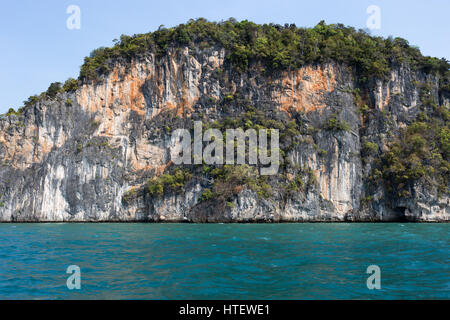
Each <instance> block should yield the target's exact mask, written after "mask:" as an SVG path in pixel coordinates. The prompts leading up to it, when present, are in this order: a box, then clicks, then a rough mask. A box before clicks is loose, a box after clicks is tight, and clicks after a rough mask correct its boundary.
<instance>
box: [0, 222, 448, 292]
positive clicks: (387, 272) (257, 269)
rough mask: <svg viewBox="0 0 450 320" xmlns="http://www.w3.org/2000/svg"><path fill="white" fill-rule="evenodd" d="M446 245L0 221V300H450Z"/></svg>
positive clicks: (407, 232) (376, 235)
mask: <svg viewBox="0 0 450 320" xmlns="http://www.w3.org/2000/svg"><path fill="white" fill-rule="evenodd" d="M449 240H450V239H449V225H448V224H0V299H393V298H396V299H434V298H441V299H449V298H450V272H449ZM372 264H375V265H378V266H379V267H380V268H381V290H369V289H368V288H367V286H366V279H367V277H368V276H369V275H368V274H366V268H367V267H368V266H369V265H372ZM69 265H78V266H79V267H80V268H81V285H82V287H81V290H73V291H70V290H68V289H67V286H66V279H67V277H68V276H69V275H68V274H66V269H67V267H68V266H69Z"/></svg>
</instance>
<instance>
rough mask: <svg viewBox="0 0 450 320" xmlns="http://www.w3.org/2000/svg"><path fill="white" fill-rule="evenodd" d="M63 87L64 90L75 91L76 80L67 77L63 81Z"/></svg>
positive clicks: (76, 87)
mask: <svg viewBox="0 0 450 320" xmlns="http://www.w3.org/2000/svg"><path fill="white" fill-rule="evenodd" d="M63 89H64V91H65V92H74V91H76V90H77V89H78V81H77V80H75V79H73V78H69V79H67V80H66V82H64V85H63Z"/></svg>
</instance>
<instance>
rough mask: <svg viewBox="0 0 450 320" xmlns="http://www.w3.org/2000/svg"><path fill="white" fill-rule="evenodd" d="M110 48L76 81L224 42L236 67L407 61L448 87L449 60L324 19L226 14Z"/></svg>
mask: <svg viewBox="0 0 450 320" xmlns="http://www.w3.org/2000/svg"><path fill="white" fill-rule="evenodd" d="M115 43H116V44H115V45H114V46H113V47H112V48H105V47H102V48H99V49H96V50H94V51H93V52H92V53H91V55H90V56H89V57H86V58H85V62H84V64H83V66H82V67H81V72H80V79H81V80H84V81H86V80H96V79H97V78H98V77H99V75H101V74H104V73H107V72H108V71H109V70H110V66H111V63H112V62H113V61H114V60H117V59H128V60H130V59H131V58H134V57H137V56H139V55H142V54H145V53H146V52H148V51H151V52H155V53H156V55H157V56H158V57H161V56H163V55H165V54H166V52H167V49H168V48H170V47H180V46H189V47H191V48H207V47H211V46H215V45H220V46H223V47H224V48H225V49H226V52H227V61H229V62H230V63H231V64H232V65H233V66H234V67H235V69H236V70H237V71H239V72H246V71H247V70H249V68H251V67H252V66H253V65H257V64H260V65H262V67H263V69H264V70H266V71H274V70H285V69H288V68H299V67H301V66H303V65H305V64H310V63H323V62H327V61H335V62H339V63H344V64H346V65H348V66H350V67H353V68H354V70H355V71H356V74H357V75H358V78H359V81H360V82H361V83H365V82H367V81H368V80H370V79H371V78H373V77H376V78H383V77H385V76H386V75H387V73H388V71H389V70H390V68H391V67H392V66H393V65H396V64H402V63H407V64H408V65H409V66H411V67H412V68H413V69H416V70H423V71H424V72H426V73H435V74H439V75H440V77H441V89H442V90H447V91H448V90H449V87H450V81H449V77H450V76H449V71H448V69H449V62H448V61H447V60H445V59H437V58H432V57H424V56H422V54H421V53H420V50H419V49H418V48H416V47H414V46H410V45H409V44H408V41H406V40H405V39H402V38H392V37H389V38H386V39H384V38H382V37H374V36H370V35H369V34H367V33H366V32H364V31H362V30H358V31H357V30H355V29H354V28H352V27H346V26H344V25H342V24H331V25H327V24H325V23H324V22H323V21H321V22H320V23H319V24H317V25H316V26H315V27H314V28H299V27H296V26H295V25H294V24H285V25H284V26H281V25H276V24H264V25H258V24H255V23H253V22H250V21H247V20H244V21H241V22H238V21H236V20H234V19H229V20H226V21H223V22H220V23H217V22H209V21H207V20H205V19H202V18H200V19H197V20H190V21H189V22H188V23H186V24H180V25H178V26H176V27H173V28H164V27H163V26H161V27H160V28H159V29H158V30H157V31H155V32H152V33H146V34H137V35H134V36H125V35H122V36H121V37H120V40H116V41H115Z"/></svg>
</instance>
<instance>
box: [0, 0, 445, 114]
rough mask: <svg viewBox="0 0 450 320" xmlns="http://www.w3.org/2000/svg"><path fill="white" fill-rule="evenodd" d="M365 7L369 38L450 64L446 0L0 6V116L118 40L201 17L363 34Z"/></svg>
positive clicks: (56, 0)
mask: <svg viewBox="0 0 450 320" xmlns="http://www.w3.org/2000/svg"><path fill="white" fill-rule="evenodd" d="M71 5H76V6H78V7H79V9H80V28H79V29H69V28H68V27H67V20H68V19H69V18H70V17H71V15H72V12H71V13H67V8H68V7H69V6H71ZM371 5H375V6H378V8H379V9H380V16H379V17H380V19H379V21H380V25H379V27H380V28H379V29H373V30H371V33H372V34H373V35H381V36H384V37H387V36H390V35H392V36H394V37H396V36H399V37H402V38H405V39H407V40H408V41H409V43H410V44H411V45H415V46H418V47H419V48H420V49H421V51H422V53H423V54H425V55H431V56H436V57H439V58H441V57H444V58H446V59H447V60H450V41H449V40H450V26H449V25H450V24H449V22H448V13H449V12H450V1H448V0H427V1H421V0H420V1H412V0H409V1H406V0H395V1H392V0H306V1H303V0H247V1H246V0H220V1H214V0H209V1H205V0H189V1H180V0H178V1H175V0H159V1H153V0H146V1H145V0H127V1H121V0H114V1H112V0H68V1H66V0H40V1H35V0H14V1H12V0H2V1H1V4H0V30H1V31H0V46H1V47H0V113H4V112H6V111H7V110H8V109H9V108H11V107H13V108H15V109H17V108H18V107H20V106H22V104H23V101H24V100H26V99H27V98H28V97H29V96H30V95H33V94H39V93H41V92H42V91H45V90H46V89H47V88H48V86H49V84H50V83H52V82H55V81H59V82H64V81H65V80H66V79H67V78H69V77H73V78H77V77H78V74H79V68H80V66H81V64H82V63H83V59H84V57H85V56H87V55H89V53H90V52H91V51H92V50H93V49H95V48H98V47H101V46H111V45H112V44H113V43H112V40H113V39H117V38H119V37H120V35H121V34H128V35H132V34H136V33H145V32H150V31H154V30H156V29H157V28H158V27H159V26H160V25H164V26H166V27H172V26H176V25H178V24H180V23H184V22H187V21H188V20H189V19H191V18H199V17H203V18H206V19H208V20H210V21H220V20H226V19H228V18H230V17H234V18H236V19H237V20H245V19H247V20H250V21H253V22H256V23H270V22H273V23H279V24H285V23H295V24H296V25H297V26H298V27H313V26H315V25H316V24H317V23H318V22H319V21H321V20H325V22H326V23H343V24H345V25H350V26H353V27H355V28H357V29H359V28H361V29H364V28H367V21H368V19H369V18H370V17H371V16H372V14H373V12H369V13H367V8H368V7H369V6H371ZM70 21H74V20H70ZM369 21H373V20H369Z"/></svg>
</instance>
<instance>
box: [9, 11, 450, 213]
mask: <svg viewBox="0 0 450 320" xmlns="http://www.w3.org/2000/svg"><path fill="white" fill-rule="evenodd" d="M449 101H450V73H449V62H448V61H447V60H445V59H437V58H432V57H425V56H423V55H422V54H421V53H420V51H419V49H418V48H416V47H413V46H410V45H409V44H408V42H407V41H406V40H404V39H401V38H393V37H389V38H381V37H374V36H371V35H369V34H368V33H366V32H364V31H362V30H355V29H354V28H352V27H346V26H343V25H341V24H332V25H327V24H325V23H324V22H320V23H319V24H317V25H316V26H315V27H314V28H299V27H296V26H295V25H289V24H286V25H283V26H281V25H275V24H264V25H258V24H255V23H252V22H249V21H241V22H238V21H236V20H234V19H230V20H227V21H223V22H220V23H215V22H209V21H206V20H205V19H197V20H190V21H189V22H187V23H186V24H182V25H179V26H177V27H174V28H163V27H161V28H159V29H158V30H156V31H154V32H152V33H147V34H138V35H134V36H121V37H120V39H119V40H117V41H115V45H114V46H113V47H111V48H99V49H96V50H94V51H93V52H92V53H91V54H90V56H89V57H86V58H85V61H84V64H83V65H82V67H81V70H80V76H79V78H78V79H69V80H67V81H66V82H65V83H58V82H56V83H52V84H51V85H50V86H49V88H48V90H47V91H46V92H44V93H42V94H40V95H37V96H31V97H30V98H29V99H28V100H27V101H25V103H24V106H23V107H21V108H19V109H18V110H17V111H16V110H14V109H10V110H9V112H8V113H7V114H5V115H3V116H1V118H0V159H1V167H0V221H1V222H107V221H111V222H112V221H113V222H134V221H143V222H145V221H148V222H307V221H311V222H319V221H320V222H327V221H373V222H375V221H417V222H446V221H448V220H449V218H450V215H449V209H450V204H449V199H450V198H449V174H450V171H449V170H450V163H449V162H448V161H449V152H450V126H449V124H450V123H449V120H450V119H449V118H450V110H449V108H450V104H449ZM194 121H201V122H202V123H203V127H204V129H207V128H216V129H218V130H221V131H225V130H226V129H227V128H243V129H244V130H246V129H251V128H254V129H260V128H273V129H277V130H279V133H280V150H279V152H280V161H279V169H278V172H277V174H275V175H267V176H263V175H259V174H258V170H257V169H258V165H236V166H230V165H207V164H205V163H202V164H192V165H176V164H175V163H174V162H173V159H172V158H171V152H170V151H171V149H172V148H173V147H174V141H173V136H172V133H173V132H174V131H175V130H176V129H178V128H188V129H193V123H194Z"/></svg>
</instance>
